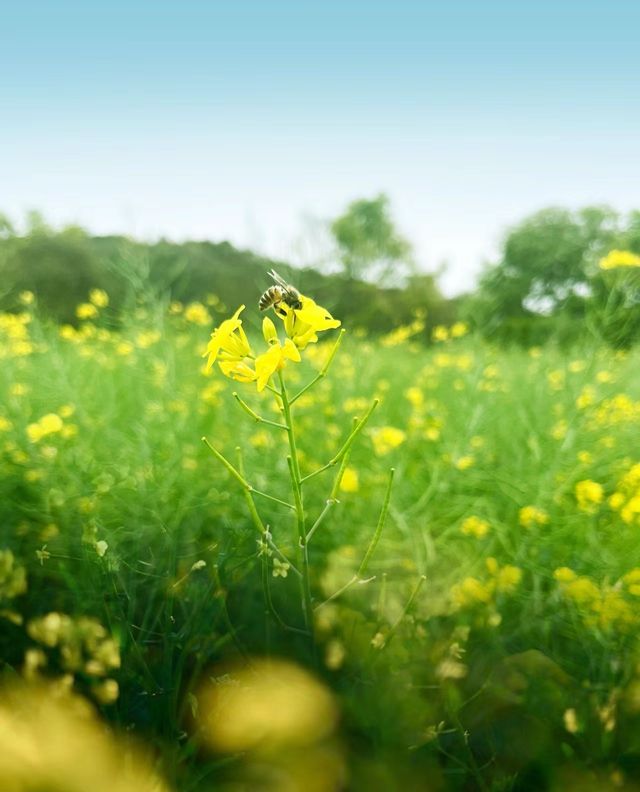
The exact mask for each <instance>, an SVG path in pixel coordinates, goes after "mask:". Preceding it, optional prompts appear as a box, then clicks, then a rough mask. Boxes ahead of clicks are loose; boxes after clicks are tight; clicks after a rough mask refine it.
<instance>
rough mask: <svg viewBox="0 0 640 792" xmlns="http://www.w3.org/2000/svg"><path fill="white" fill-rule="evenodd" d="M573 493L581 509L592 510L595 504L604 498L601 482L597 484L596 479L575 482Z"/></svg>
mask: <svg viewBox="0 0 640 792" xmlns="http://www.w3.org/2000/svg"><path fill="white" fill-rule="evenodd" d="M575 493H576V500H577V501H578V508H579V509H581V510H582V511H587V512H591V511H593V510H594V508H595V506H597V505H598V504H599V503H602V501H603V499H604V489H603V488H602V484H598V482H597V481H591V479H585V480H584V481H579V482H578V483H577V484H576V487H575Z"/></svg>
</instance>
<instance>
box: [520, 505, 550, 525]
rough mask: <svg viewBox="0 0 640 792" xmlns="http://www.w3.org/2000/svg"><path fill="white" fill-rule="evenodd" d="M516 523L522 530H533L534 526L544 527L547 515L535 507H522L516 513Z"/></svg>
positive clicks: (547, 520) (547, 519)
mask: <svg viewBox="0 0 640 792" xmlns="http://www.w3.org/2000/svg"><path fill="white" fill-rule="evenodd" d="M518 522H519V523H520V525H521V526H522V527H523V528H533V527H534V526H536V525H546V524H547V523H548V522H549V515H548V514H547V513H546V511H544V509H539V508H538V507H537V506H523V507H522V508H521V509H520V511H519V512H518Z"/></svg>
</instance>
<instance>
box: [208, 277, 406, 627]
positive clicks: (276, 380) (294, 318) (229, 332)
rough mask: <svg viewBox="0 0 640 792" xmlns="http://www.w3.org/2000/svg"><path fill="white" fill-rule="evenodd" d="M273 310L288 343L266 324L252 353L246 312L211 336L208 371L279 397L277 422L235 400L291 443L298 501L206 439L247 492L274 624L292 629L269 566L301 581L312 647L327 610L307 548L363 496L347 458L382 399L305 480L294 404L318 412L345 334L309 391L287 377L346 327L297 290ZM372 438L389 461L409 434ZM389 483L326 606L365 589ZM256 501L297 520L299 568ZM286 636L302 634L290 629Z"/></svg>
mask: <svg viewBox="0 0 640 792" xmlns="http://www.w3.org/2000/svg"><path fill="white" fill-rule="evenodd" d="M272 307H273V308H274V312H275V314H276V316H277V317H278V319H280V321H281V328H282V329H283V330H284V339H283V340H282V339H281V337H280V333H279V331H278V329H277V327H276V325H275V324H274V322H273V321H272V320H271V319H270V318H269V317H265V318H264V319H263V321H262V336H263V339H264V342H265V343H266V347H267V348H266V350H265V351H264V352H260V353H257V352H255V351H254V349H253V347H252V345H251V343H250V341H249V339H248V337H247V335H246V333H245V331H244V328H243V320H242V319H241V314H242V312H243V311H244V309H245V306H244V305H242V306H240V307H239V308H238V310H237V311H236V312H235V313H234V314H233V316H231V318H229V319H225V320H224V321H223V322H222V323H221V324H220V325H219V326H218V327H217V328H216V329H215V330H214V331H213V332H212V334H211V338H210V340H209V343H208V345H207V348H206V351H205V353H204V355H203V357H206V358H207V362H206V370H207V371H209V370H210V369H211V367H212V366H213V365H214V363H217V364H218V367H219V368H220V371H221V372H222V374H224V375H225V376H226V377H228V378H230V379H233V380H236V381H238V382H241V383H244V384H251V383H254V384H255V386H256V390H257V392H258V393H262V392H264V391H265V390H266V391H269V392H270V393H271V394H272V395H273V396H274V397H275V404H274V407H275V410H276V412H277V413H278V414H279V416H280V417H279V419H278V420H271V419H270V418H265V417H263V416H261V415H259V414H258V413H257V412H255V410H254V409H253V408H252V407H251V406H249V404H247V402H246V401H245V400H244V399H243V398H241V396H240V395H239V394H238V393H234V394H233V395H234V398H235V399H236V401H237V403H238V405H239V406H240V408H241V409H242V410H243V411H244V412H245V413H246V414H247V415H248V416H249V417H250V418H251V419H253V420H254V421H255V422H256V423H259V424H262V425H263V426H264V427H265V428H266V427H268V428H270V429H274V430H280V431H283V432H285V433H286V435H287V440H288V454H287V457H286V462H287V467H288V470H289V478H290V487H291V495H292V501H293V502H289V501H285V500H283V499H281V498H280V497H277V496H275V495H272V494H271V493H269V492H264V491H262V490H260V489H257V488H256V487H254V486H253V485H252V484H250V483H249V480H248V479H247V476H246V474H245V471H244V462H243V454H242V449H241V448H237V449H236V452H237V463H236V464H235V465H234V464H232V463H231V462H230V461H229V460H228V459H227V458H226V457H225V456H224V455H223V454H222V453H221V452H220V451H219V450H218V449H216V448H215V447H214V446H213V445H211V444H210V443H209V442H208V441H207V440H206V438H203V439H204V441H205V442H206V444H207V445H208V446H209V448H210V449H211V451H212V453H213V454H214V455H215V457H216V458H217V459H218V461H219V462H220V463H221V464H222V465H223V466H224V467H225V468H226V469H227V471H228V472H229V473H230V474H231V475H232V477H233V478H234V479H235V480H236V481H237V482H238V483H239V484H240V485H241V487H242V489H243V491H244V497H245V501H246V504H247V508H248V510H249V513H250V515H251V518H252V521H253V524H254V527H255V528H256V530H257V531H258V534H259V540H258V541H259V550H260V557H261V558H262V563H263V576H262V578H263V593H264V598H265V603H266V605H267V608H268V610H269V611H270V613H271V616H272V618H273V619H275V621H276V622H277V623H278V624H279V625H280V626H287V625H284V623H283V621H282V619H281V618H280V616H279V614H278V613H277V612H276V611H275V608H274V606H273V602H272V598H271V594H270V591H269V583H268V580H269V578H268V575H267V574H266V570H267V567H268V565H269V564H270V565H271V568H272V576H273V577H287V576H288V575H289V573H291V574H292V575H293V576H294V577H296V578H297V579H298V581H299V585H300V591H301V601H302V614H303V622H304V628H303V631H304V632H306V633H307V634H308V635H309V636H310V637H311V639H312V640H313V629H314V612H315V611H317V610H318V609H319V608H321V607H323V605H324V604H325V603H322V602H320V603H318V602H315V601H314V596H313V592H312V590H311V577H310V562H309V544H310V542H311V540H312V538H313V537H314V535H315V534H316V532H317V531H318V530H319V529H320V528H321V526H322V524H323V522H324V521H325V520H326V518H327V516H328V514H329V512H330V511H331V510H332V509H333V507H334V506H335V505H336V504H337V503H338V502H339V501H338V494H339V492H340V491H346V492H356V491H357V489H358V478H357V472H356V471H355V470H354V469H353V468H350V467H349V466H348V462H349V457H350V454H351V448H352V446H353V443H354V441H355V440H356V438H357V436H358V435H359V434H360V433H361V432H362V430H363V429H364V427H365V426H366V424H367V422H368V421H369V419H370V417H371V415H372V413H373V411H374V409H375V408H376V406H377V404H378V399H374V400H373V401H372V402H371V403H370V404H368V406H367V409H366V411H365V413H364V416H363V417H362V418H355V419H354V421H353V425H352V427H351V429H350V431H348V432H347V433H346V437H345V440H344V442H343V443H342V446H341V447H340V448H339V450H338V451H337V453H335V454H334V456H333V457H332V458H331V459H330V460H329V462H327V463H326V464H324V465H319V466H318V467H317V468H316V469H315V470H313V471H312V472H311V473H308V474H306V475H302V472H301V462H302V460H303V455H302V453H301V452H300V450H299V448H298V441H297V437H298V431H299V430H300V426H301V424H300V423H298V425H296V423H295V422H294V405H296V403H297V402H298V400H299V399H304V400H305V401H306V404H307V405H308V406H313V405H314V401H313V400H312V399H311V390H312V389H313V387H314V386H315V385H317V384H318V383H319V382H320V381H321V380H323V379H324V378H325V377H326V376H327V373H328V371H329V368H330V366H331V363H332V362H333V360H334V357H335V356H336V353H337V351H338V348H339V347H340V344H341V341H342V337H343V334H344V330H341V331H340V333H339V335H338V337H337V339H336V340H335V342H334V344H333V346H332V348H331V349H330V351H329V354H328V356H327V358H326V360H325V362H324V364H323V365H322V367H321V368H320V370H319V372H318V373H317V374H316V375H315V376H314V377H312V379H311V380H310V381H309V382H308V383H307V384H306V385H304V386H302V387H301V388H300V389H299V390H298V391H297V392H296V393H295V394H293V395H291V393H290V392H289V389H288V387H287V379H289V381H290V382H291V381H294V380H295V379H296V377H294V376H293V372H289V366H290V365H292V364H298V363H300V362H301V360H302V354H303V353H305V354H306V350H307V348H308V347H309V345H310V344H315V343H316V342H317V341H318V338H319V335H320V334H322V333H324V332H326V331H328V330H334V329H336V328H338V327H339V326H340V324H341V323H340V321H339V320H337V319H334V318H333V317H332V316H331V314H330V313H329V312H328V311H327V310H326V309H325V308H323V307H322V306H320V305H318V304H317V303H316V302H315V301H314V300H312V299H311V298H310V297H307V296H306V295H303V294H299V293H297V291H296V293H295V299H290V300H287V299H285V297H284V296H283V297H282V299H280V300H277V301H276V302H275V303H274V304H273V306H272ZM311 349H313V347H311ZM310 357H316V354H315V353H312V354H311V355H310ZM287 375H288V376H287ZM349 406H354V407H355V406H357V407H364V406H365V405H364V404H362V403H361V402H360V401H358V402H357V403H354V404H353V405H349ZM331 427H332V425H331V424H330V425H329V427H328V430H330V429H331ZM328 434H329V435H331V434H332V432H331V431H328ZM372 437H373V442H374V449H375V452H376V453H377V454H384V453H388V451H390V450H391V449H393V448H395V447H396V446H397V445H399V444H400V443H402V442H403V441H404V439H405V437H406V435H405V432H403V431H401V430H399V429H395V428H394V427H384V428H383V429H381V430H378V431H376V432H375V433H374V434H373V436H372ZM259 444H260V445H266V444H267V441H266V440H264V439H260V443H259ZM334 467H337V474H336V475H335V477H334V482H333V485H332V487H331V489H330V492H329V494H328V497H327V498H326V500H325V505H324V508H323V509H322V510H321V511H320V513H319V514H318V516H317V517H316V518H315V520H314V521H313V522H311V520H310V519H309V515H308V514H307V509H306V507H305V503H304V488H305V485H307V483H308V482H309V481H310V480H311V479H313V478H315V477H316V476H318V475H320V474H322V473H324V472H325V471H328V470H330V469H331V468H334ZM392 480H393V471H391V475H390V477H389V482H388V485H387V490H386V494H385V496H384V500H383V506H382V511H381V515H380V519H379V521H378V525H377V528H376V530H375V532H374V535H373V538H372V539H371V541H370V544H369V546H368V548H367V550H366V552H365V555H364V558H363V560H362V562H361V564H360V566H359V567H358V570H357V572H356V573H354V574H353V576H352V577H351V578H350V580H349V581H348V582H347V584H346V585H344V586H341V587H340V588H339V590H338V591H336V592H334V594H332V595H330V596H329V600H327V601H330V600H333V599H335V598H336V597H338V596H340V595H341V594H342V593H344V591H346V590H347V589H348V588H349V587H351V586H352V585H354V584H356V583H363V582H366V578H365V574H366V571H367V567H368V564H369V560H370V558H371V555H372V554H373V551H374V550H375V547H376V545H377V543H378V540H379V538H380V534H381V531H382V527H383V525H384V521H385V518H386V513H387V509H388V505H389V498H390V491H391V483H392ZM256 498H264V499H266V500H268V501H271V502H273V503H276V504H278V505H280V506H282V507H284V508H286V509H288V510H290V511H291V512H293V513H294V514H295V530H296V536H295V538H296V545H297V550H298V553H297V560H296V563H293V561H292V560H291V559H290V558H288V557H287V556H286V555H285V553H284V552H283V551H282V549H281V547H280V545H281V544H282V542H283V540H284V541H286V537H280V536H274V535H273V534H272V532H271V530H270V528H269V526H268V525H266V524H265V522H264V521H263V519H262V517H261V516H260V513H259V511H258V508H257V506H256ZM289 629H299V628H295V627H289Z"/></svg>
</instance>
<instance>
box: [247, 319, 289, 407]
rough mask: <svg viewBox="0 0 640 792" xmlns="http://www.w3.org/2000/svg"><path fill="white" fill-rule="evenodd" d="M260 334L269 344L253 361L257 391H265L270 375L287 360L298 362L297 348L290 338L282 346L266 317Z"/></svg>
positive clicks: (269, 320) (271, 323)
mask: <svg viewBox="0 0 640 792" xmlns="http://www.w3.org/2000/svg"><path fill="white" fill-rule="evenodd" d="M262 333H263V335H264V338H265V341H266V342H267V343H268V344H269V349H268V350H267V351H266V352H265V353H264V354H263V355H258V357H257V358H256V361H255V373H256V378H257V386H258V391H262V390H264V389H265V387H266V386H267V383H268V382H269V380H270V379H271V377H272V375H273V374H275V372H276V371H279V370H281V369H282V368H284V366H285V364H286V362H287V360H293V361H294V362H295V363H299V362H300V352H299V351H298V347H297V346H296V345H295V344H294V343H293V341H292V340H291V339H290V338H287V339H285V342H284V344H281V343H280V339H279V338H278V333H277V331H276V328H275V325H274V324H273V322H272V321H271V319H269V318H268V317H265V318H264V320H263V322H262Z"/></svg>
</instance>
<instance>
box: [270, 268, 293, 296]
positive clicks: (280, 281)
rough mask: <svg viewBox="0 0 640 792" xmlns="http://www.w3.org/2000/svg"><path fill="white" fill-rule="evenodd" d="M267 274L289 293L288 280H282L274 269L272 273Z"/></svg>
mask: <svg viewBox="0 0 640 792" xmlns="http://www.w3.org/2000/svg"><path fill="white" fill-rule="evenodd" d="M267 274H268V275H270V276H271V277H272V278H273V279H274V281H275V282H276V283H277V284H278V286H280V288H281V289H284V290H285V291H289V284H288V283H287V282H286V280H284V279H283V278H281V277H280V276H279V275H278V273H277V272H276V271H275V270H274V269H272V270H271V272H268V273H267Z"/></svg>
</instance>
